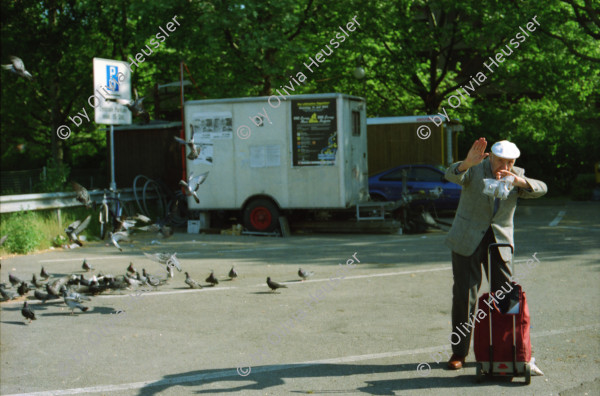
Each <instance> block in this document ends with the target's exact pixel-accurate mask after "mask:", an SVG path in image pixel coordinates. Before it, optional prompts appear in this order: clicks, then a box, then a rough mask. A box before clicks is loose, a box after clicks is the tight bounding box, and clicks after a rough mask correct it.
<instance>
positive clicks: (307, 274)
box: [298, 268, 315, 280]
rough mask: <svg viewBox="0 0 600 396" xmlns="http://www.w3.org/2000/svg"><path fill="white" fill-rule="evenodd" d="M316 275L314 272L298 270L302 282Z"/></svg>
mask: <svg viewBox="0 0 600 396" xmlns="http://www.w3.org/2000/svg"><path fill="white" fill-rule="evenodd" d="M314 274H315V273H314V272H312V271H305V270H303V269H302V268H298V276H299V277H300V278H302V280H306V278H310V277H311V276H313V275H314Z"/></svg>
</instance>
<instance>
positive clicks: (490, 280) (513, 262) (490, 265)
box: [487, 243, 515, 292]
mask: <svg viewBox="0 0 600 396" xmlns="http://www.w3.org/2000/svg"><path fill="white" fill-rule="evenodd" d="M495 247H497V248H501V247H509V248H510V263H511V264H512V269H511V272H512V273H513V274H514V272H515V261H514V260H513V257H512V256H513V255H514V254H515V248H514V247H513V245H511V244H510V243H491V244H490V246H488V270H487V274H488V284H489V285H490V292H491V291H492V290H491V289H492V248H495ZM498 253H500V250H499V249H498Z"/></svg>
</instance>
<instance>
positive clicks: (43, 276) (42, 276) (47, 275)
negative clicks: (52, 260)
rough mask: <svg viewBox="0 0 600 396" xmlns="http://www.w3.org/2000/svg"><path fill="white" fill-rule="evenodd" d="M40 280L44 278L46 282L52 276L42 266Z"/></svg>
mask: <svg viewBox="0 0 600 396" xmlns="http://www.w3.org/2000/svg"><path fill="white" fill-rule="evenodd" d="M40 278H42V279H44V280H45V279H48V278H50V274H49V273H47V272H46V270H45V269H44V267H43V266H42V270H41V271H40Z"/></svg>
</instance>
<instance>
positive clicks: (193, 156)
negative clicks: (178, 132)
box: [173, 124, 200, 161]
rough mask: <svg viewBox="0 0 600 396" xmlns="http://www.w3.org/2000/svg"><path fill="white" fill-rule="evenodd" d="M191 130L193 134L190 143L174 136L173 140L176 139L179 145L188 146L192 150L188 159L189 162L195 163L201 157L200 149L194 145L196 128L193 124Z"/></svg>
mask: <svg viewBox="0 0 600 396" xmlns="http://www.w3.org/2000/svg"><path fill="white" fill-rule="evenodd" d="M190 128H191V129H192V132H191V133H190V135H191V138H190V140H189V141H188V142H186V141H185V140H183V139H182V138H180V137H178V136H173V138H174V139H175V141H176V142H177V143H179V144H183V145H184V146H187V147H188V148H189V149H190V152H189V153H188V155H187V158H188V159H189V160H192V161H193V160H195V159H196V158H198V156H200V148H199V147H198V146H196V145H195V144H194V126H193V125H192V124H190Z"/></svg>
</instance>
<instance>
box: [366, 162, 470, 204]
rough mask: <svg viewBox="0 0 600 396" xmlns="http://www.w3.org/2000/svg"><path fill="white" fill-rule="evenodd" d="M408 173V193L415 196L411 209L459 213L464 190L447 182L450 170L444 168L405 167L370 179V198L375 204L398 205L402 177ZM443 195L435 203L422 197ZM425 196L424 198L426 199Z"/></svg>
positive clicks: (434, 166)
mask: <svg viewBox="0 0 600 396" xmlns="http://www.w3.org/2000/svg"><path fill="white" fill-rule="evenodd" d="M404 170H406V171H407V192H408V193H409V194H411V195H413V197H414V198H413V200H412V201H411V204H410V205H411V206H416V205H425V206H431V205H432V204H434V205H435V208H436V209H438V210H456V208H457V207H458V200H459V199H460V192H461V187H460V186H459V185H458V184H455V183H451V182H449V181H447V180H446V179H445V178H444V174H445V173H446V169H445V168H444V167H443V166H441V165H401V166H397V167H395V168H392V169H388V170H386V171H383V172H380V173H378V174H376V175H373V176H371V177H369V194H370V195H371V199H372V200H374V201H398V200H400V199H402V173H403V171H404ZM435 189H437V190H438V191H440V189H441V191H442V195H441V196H440V197H439V198H437V199H434V200H431V199H429V200H428V199H420V198H418V196H419V195H415V194H419V193H423V194H426V193H428V192H429V191H431V190H435ZM423 196H424V195H423Z"/></svg>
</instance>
